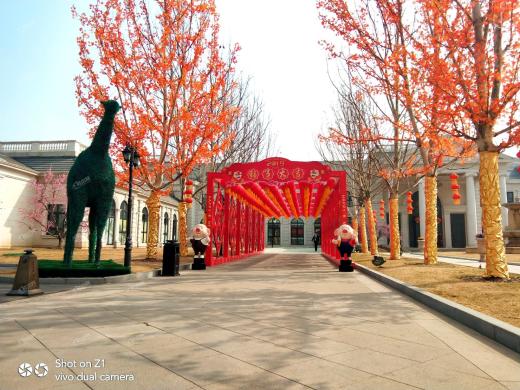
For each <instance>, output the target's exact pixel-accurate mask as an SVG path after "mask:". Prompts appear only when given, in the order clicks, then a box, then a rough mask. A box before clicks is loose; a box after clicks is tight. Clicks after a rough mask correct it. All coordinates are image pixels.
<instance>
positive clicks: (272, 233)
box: [267, 218, 280, 246]
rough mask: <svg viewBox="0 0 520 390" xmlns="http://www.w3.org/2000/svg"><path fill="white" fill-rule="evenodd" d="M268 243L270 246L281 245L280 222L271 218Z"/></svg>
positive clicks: (268, 227)
mask: <svg viewBox="0 0 520 390" xmlns="http://www.w3.org/2000/svg"><path fill="white" fill-rule="evenodd" d="M267 243H268V245H271V246H273V245H280V220H278V219H276V218H271V219H270V220H269V221H268V222H267Z"/></svg>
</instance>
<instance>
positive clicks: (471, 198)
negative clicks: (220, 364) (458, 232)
mask: <svg viewBox="0 0 520 390" xmlns="http://www.w3.org/2000/svg"><path fill="white" fill-rule="evenodd" d="M475 176H476V174H475V173H466V223H467V225H468V226H466V246H468V247H472V248H474V247H476V246H477V240H476V237H475V236H476V235H477V233H478V232H477V199H476V194H475Z"/></svg>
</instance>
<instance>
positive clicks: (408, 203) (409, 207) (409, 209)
mask: <svg viewBox="0 0 520 390" xmlns="http://www.w3.org/2000/svg"><path fill="white" fill-rule="evenodd" d="M406 211H407V212H408V214H410V215H411V214H413V200H412V192H411V191H408V192H407V193H406Z"/></svg>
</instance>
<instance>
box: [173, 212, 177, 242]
mask: <svg viewBox="0 0 520 390" xmlns="http://www.w3.org/2000/svg"><path fill="white" fill-rule="evenodd" d="M172 222H173V223H172V225H173V226H172V239H173V241H177V214H173V221H172Z"/></svg>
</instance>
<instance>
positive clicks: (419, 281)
mask: <svg viewBox="0 0 520 390" xmlns="http://www.w3.org/2000/svg"><path fill="white" fill-rule="evenodd" d="M385 258H388V257H387V256H385ZM371 260H372V256H370V255H366V254H359V253H355V254H354V261H355V262H357V263H359V264H362V265H364V266H366V267H368V268H371V269H374V270H376V271H378V272H381V273H383V274H385V275H388V276H391V277H393V278H395V279H399V280H401V281H403V282H406V283H408V284H411V285H413V286H416V287H419V288H422V289H424V290H426V291H429V292H431V293H434V294H437V295H440V296H442V297H444V298H447V299H450V300H452V301H454V302H457V303H460V304H461V305H464V306H467V307H470V308H472V309H474V310H477V311H479V312H481V313H485V314H487V315H490V316H492V317H495V318H498V319H500V320H502V321H504V322H507V323H510V324H512V325H514V326H517V327H520V275H516V274H511V280H509V281H502V280H486V279H485V278H484V277H483V276H484V269H478V268H472V267H464V266H458V265H454V264H449V263H438V264H435V265H425V264H423V262H422V261H420V260H417V259H410V258H403V259H401V260H387V261H386V263H385V264H383V266H381V267H376V266H375V265H373V264H372V262H371Z"/></svg>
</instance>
